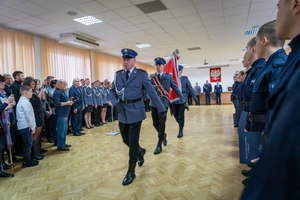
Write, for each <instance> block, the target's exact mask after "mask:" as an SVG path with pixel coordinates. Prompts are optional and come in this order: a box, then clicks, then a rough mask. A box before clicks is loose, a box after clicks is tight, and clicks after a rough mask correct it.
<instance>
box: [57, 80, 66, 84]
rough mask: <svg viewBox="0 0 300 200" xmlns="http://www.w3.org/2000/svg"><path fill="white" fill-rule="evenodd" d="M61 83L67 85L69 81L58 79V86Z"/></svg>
mask: <svg viewBox="0 0 300 200" xmlns="http://www.w3.org/2000/svg"><path fill="white" fill-rule="evenodd" d="M59 83H67V81H65V80H64V79H58V80H57V84H59Z"/></svg>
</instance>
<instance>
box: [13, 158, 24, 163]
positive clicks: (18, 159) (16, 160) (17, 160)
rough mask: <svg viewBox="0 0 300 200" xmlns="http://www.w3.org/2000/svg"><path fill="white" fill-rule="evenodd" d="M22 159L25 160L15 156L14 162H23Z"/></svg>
mask: <svg viewBox="0 0 300 200" xmlns="http://www.w3.org/2000/svg"><path fill="white" fill-rule="evenodd" d="M22 161H23V159H21V158H17V157H13V162H14V163H18V162H22Z"/></svg>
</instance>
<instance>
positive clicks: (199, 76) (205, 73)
mask: <svg viewBox="0 0 300 200" xmlns="http://www.w3.org/2000/svg"><path fill="white" fill-rule="evenodd" d="M241 70H244V67H243V65H242V63H241V64H232V65H230V66H229V67H222V68H221V82H220V84H221V85H222V87H223V91H224V92H226V91H228V89H227V88H228V87H231V86H232V84H233V78H232V77H233V75H234V73H235V71H241ZM182 75H184V76H188V78H189V80H190V82H191V84H192V86H193V87H194V86H195V85H196V82H198V83H199V86H201V92H203V91H202V90H203V85H204V83H205V81H206V80H208V81H209V82H210V78H209V68H206V69H197V68H185V69H184V70H183V74H182ZM215 85H216V83H212V86H213V90H214V86H215Z"/></svg>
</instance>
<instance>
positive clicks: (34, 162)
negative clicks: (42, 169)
mask: <svg viewBox="0 0 300 200" xmlns="http://www.w3.org/2000/svg"><path fill="white" fill-rule="evenodd" d="M38 164H39V161H37V160H30V161H28V162H23V165H22V168H26V167H34V166H37V165H38Z"/></svg>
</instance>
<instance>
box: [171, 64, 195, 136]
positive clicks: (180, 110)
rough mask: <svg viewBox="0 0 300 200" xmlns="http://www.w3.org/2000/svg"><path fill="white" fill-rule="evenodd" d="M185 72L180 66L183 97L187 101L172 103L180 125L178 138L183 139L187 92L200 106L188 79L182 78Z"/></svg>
mask: <svg viewBox="0 0 300 200" xmlns="http://www.w3.org/2000/svg"><path fill="white" fill-rule="evenodd" d="M182 70H183V66H182V65H179V66H178V71H179V76H180V82H181V92H182V94H183V96H184V97H185V101H182V100H177V101H175V102H173V103H172V110H173V113H174V117H175V119H176V121H177V123H178V124H179V132H178V135H177V137H178V138H181V137H182V136H183V133H182V131H183V127H184V111H185V102H186V101H187V91H189V92H190V94H191V95H192V96H193V98H194V100H195V102H196V105H199V104H200V103H199V101H198V99H197V97H196V95H195V93H194V90H193V88H192V85H191V82H190V81H189V79H188V77H186V76H181V74H182Z"/></svg>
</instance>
